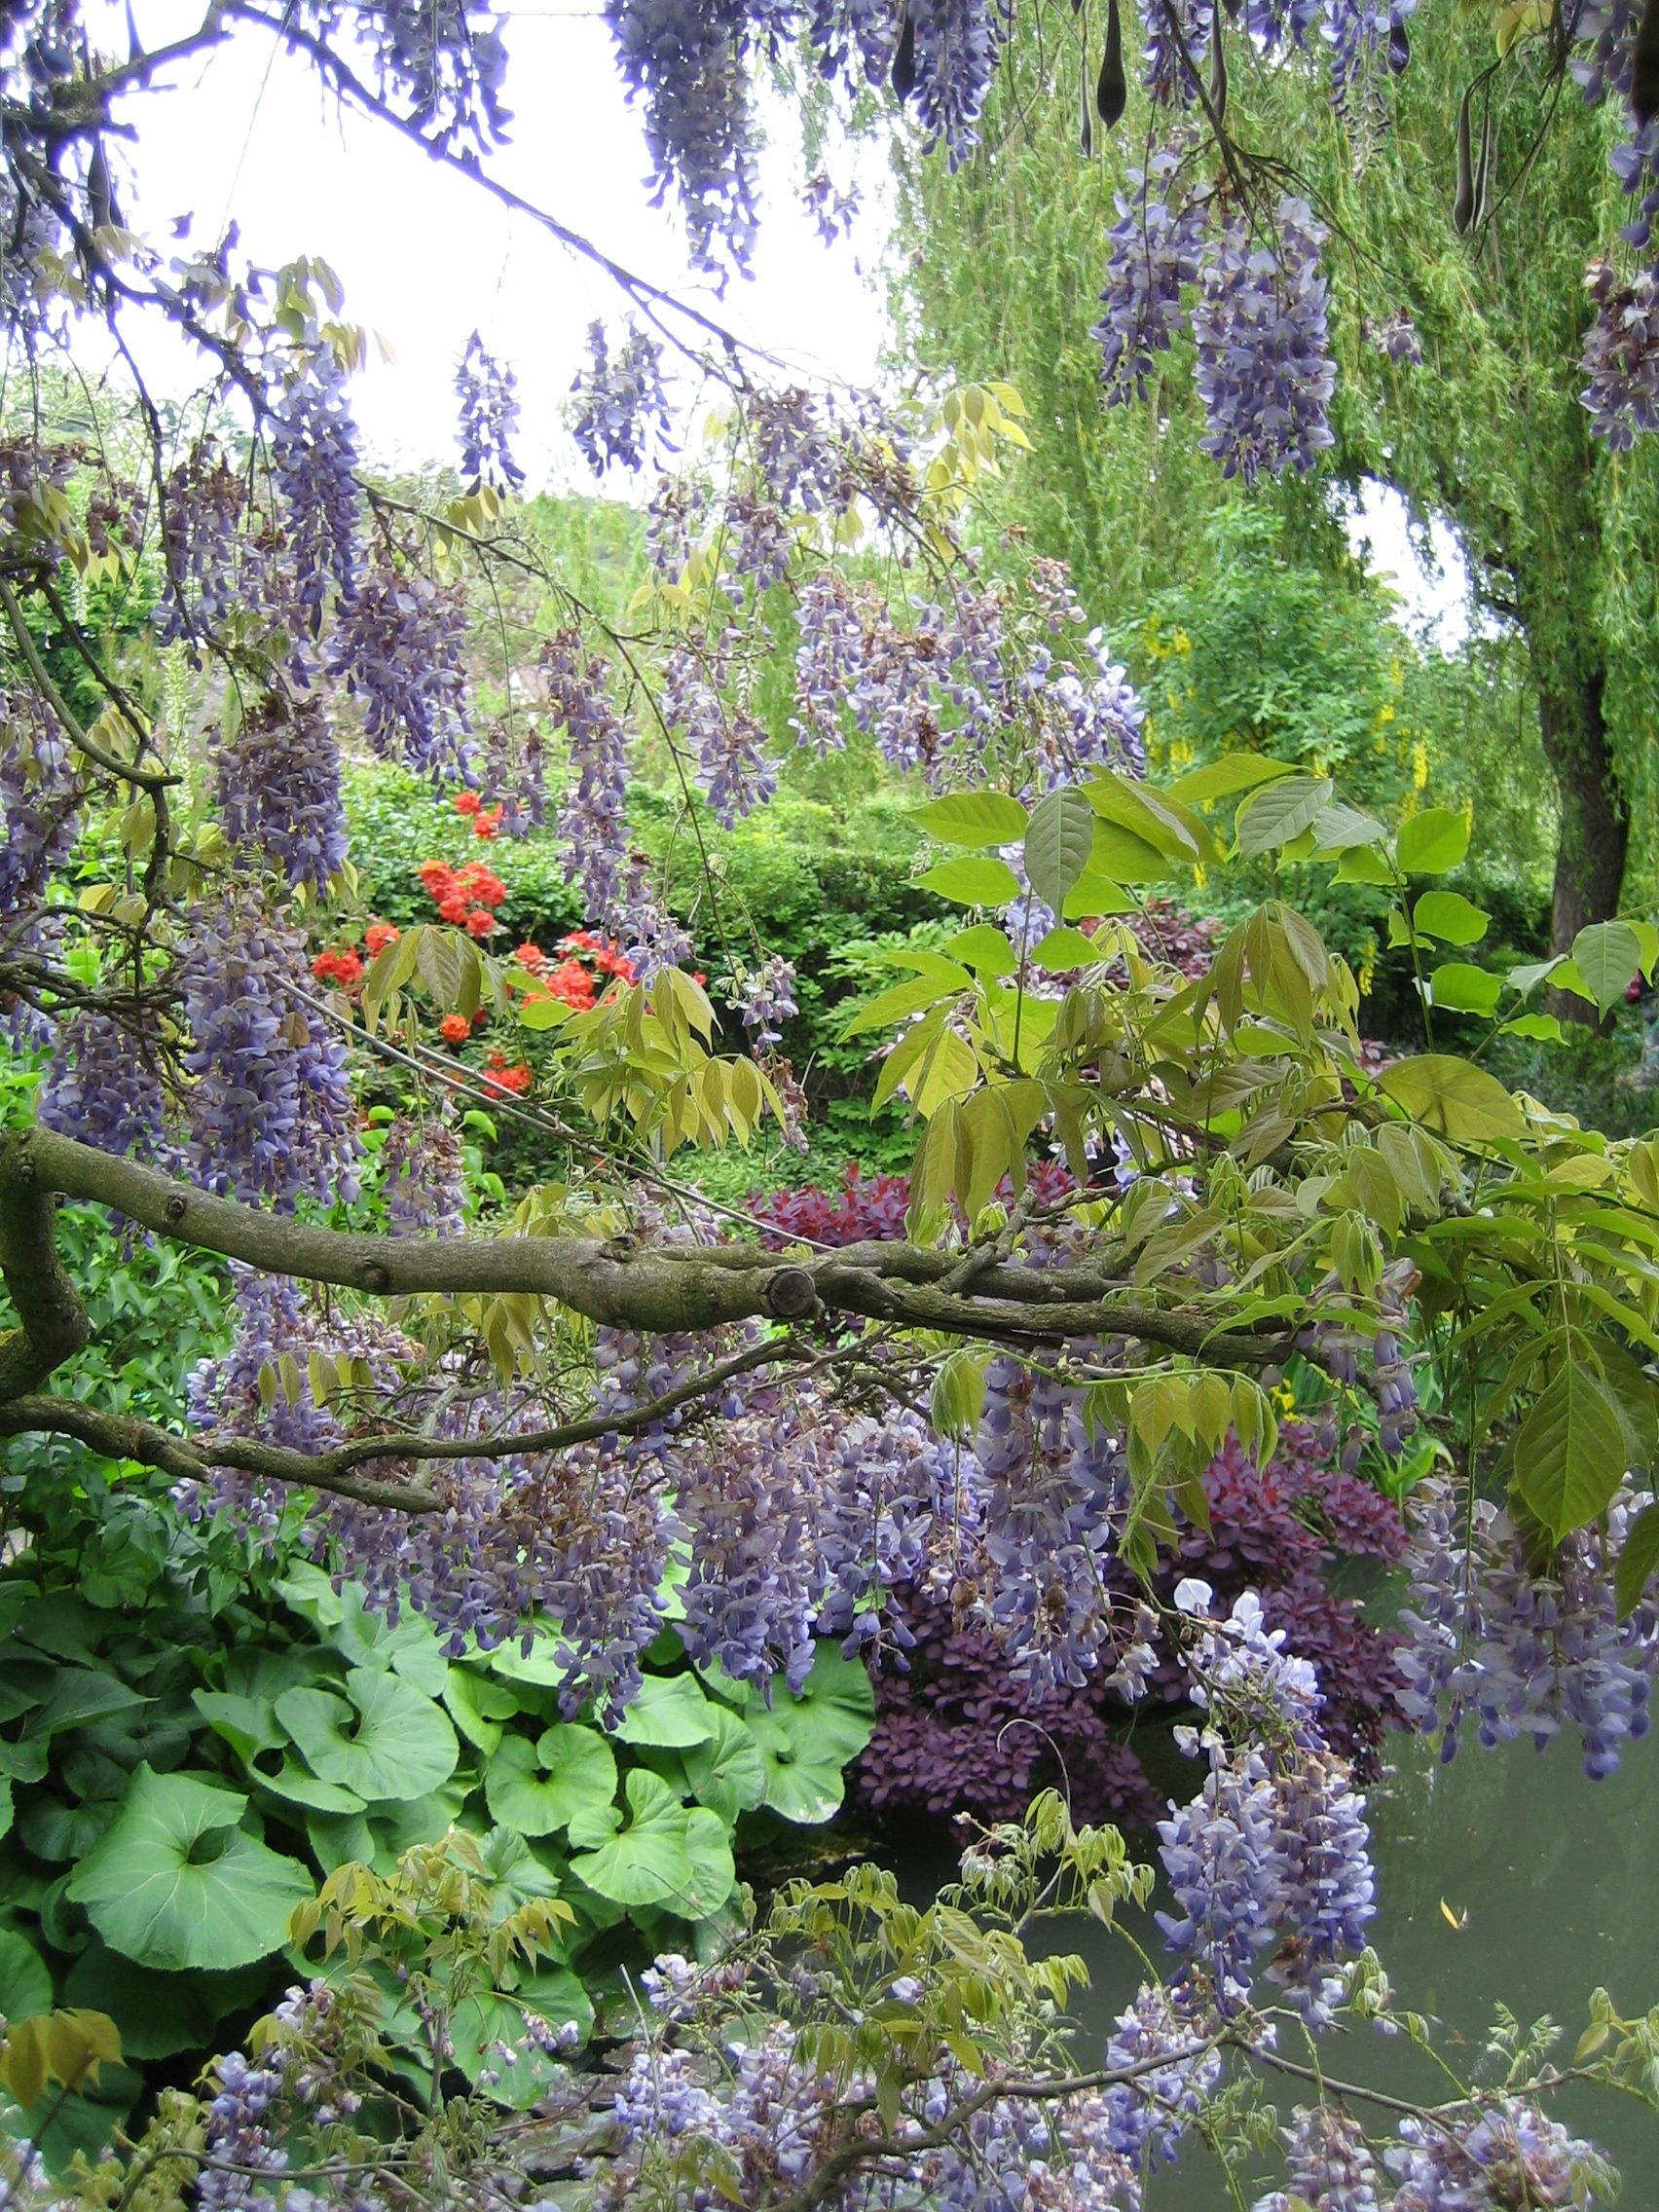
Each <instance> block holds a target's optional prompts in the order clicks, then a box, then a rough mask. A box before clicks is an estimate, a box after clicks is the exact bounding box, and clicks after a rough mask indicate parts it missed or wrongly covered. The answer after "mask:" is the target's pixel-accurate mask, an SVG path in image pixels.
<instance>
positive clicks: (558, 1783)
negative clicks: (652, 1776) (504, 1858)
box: [484, 1721, 616, 1835]
mask: <svg viewBox="0 0 1659 2212" xmlns="http://www.w3.org/2000/svg"><path fill="white" fill-rule="evenodd" d="M615 1794H616V1758H615V1754H614V1753H613V1752H612V1751H611V1749H610V1746H609V1745H608V1743H607V1742H606V1740H605V1738H604V1737H603V1736H602V1735H601V1734H600V1733H599V1731H598V1729H596V1728H583V1727H579V1726H578V1725H577V1724H576V1723H575V1722H573V1721H558V1722H555V1724H554V1725H553V1726H552V1727H551V1728H549V1729H546V1730H545V1731H544V1732H543V1734H542V1736H541V1738H540V1740H539V1741H538V1742H537V1743H536V1744H535V1746H532V1744H531V1742H530V1740H529V1738H528V1737H525V1736H509V1737H507V1738H506V1739H505V1741H504V1742H503V1743H502V1745H501V1748H500V1750H499V1751H497V1753H496V1755H495V1757H494V1758H493V1759H491V1761H490V1763H489V1765H488V1766H487V1767H486V1768H485V1771H484V1797H485V1802H486V1803H487V1804H488V1805H489V1807H490V1815H491V1818H492V1819H493V1820H496V1821H498V1822H499V1823H500V1825H501V1826H502V1827H506V1828H516V1829H517V1830H518V1832H519V1834H520V1835H553V1834H555V1833H557V1831H558V1830H559V1829H560V1828H563V1827H568V1826H569V1825H570V1824H571V1820H572V1819H574V1818H577V1817H579V1816H580V1815H581V1814H583V1813H586V1812H590V1811H592V1810H593V1809H594V1808H595V1807H604V1808H606V1809H608V1808H609V1805H610V1801H611V1799H612V1798H613V1797H614V1796H615Z"/></svg>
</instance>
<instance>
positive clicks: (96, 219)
mask: <svg viewBox="0 0 1659 2212" xmlns="http://www.w3.org/2000/svg"><path fill="white" fill-rule="evenodd" d="M87 208H88V212H89V213H90V214H91V216H92V228H93V230H94V231H101V230H104V229H106V228H107V227H108V226H109V225H110V224H112V223H114V222H116V221H117V220H118V217H117V214H116V209H115V191H114V187H113V186H112V185H111V183H110V177H109V163H108V161H107V159H106V158H105V155H104V149H103V140H102V139H101V138H94V139H93V140H92V160H91V161H90V162H89V163H88V164H87Z"/></svg>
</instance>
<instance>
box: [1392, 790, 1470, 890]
mask: <svg viewBox="0 0 1659 2212" xmlns="http://www.w3.org/2000/svg"><path fill="white" fill-rule="evenodd" d="M1468 849H1469V825H1468V823H1467V821H1466V820H1465V819H1464V817H1463V816H1462V815H1461V814H1455V813H1454V812H1453V810H1452V809H1451V807H1449V806H1429V807H1425V808H1424V809H1423V811H1422V812H1421V813H1420V814H1414V815H1413V816H1412V818H1411V820H1410V821H1409V822H1402V823H1401V824H1400V829H1399V834H1398V835H1397V836H1396V837H1395V839H1394V852H1395V855H1396V857H1397V858H1398V860H1399V863H1400V866H1401V867H1402V868H1403V869H1404V870H1405V872H1406V873H1407V874H1408V875H1443V874H1444V873H1445V872H1446V870H1447V869H1448V868H1449V867H1456V866H1457V864H1458V862H1459V861H1460V860H1461V859H1462V858H1463V856H1464V854H1465V853H1466V852H1467V851H1468Z"/></svg>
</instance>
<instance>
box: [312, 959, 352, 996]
mask: <svg viewBox="0 0 1659 2212" xmlns="http://www.w3.org/2000/svg"><path fill="white" fill-rule="evenodd" d="M312 974H313V976H314V977H316V979H317V981H318V982H319V983H338V984H339V985H340V988H341V989H342V990H343V991H350V990H355V989H356V987H357V985H358V984H359V983H360V982H361V981H362V979H363V963H362V962H361V961H360V960H359V959H358V957H357V955H356V954H355V953H354V952H351V951H349V950H337V951H334V952H319V953H318V954H317V956H316V958H315V959H314V960H313V962H312Z"/></svg>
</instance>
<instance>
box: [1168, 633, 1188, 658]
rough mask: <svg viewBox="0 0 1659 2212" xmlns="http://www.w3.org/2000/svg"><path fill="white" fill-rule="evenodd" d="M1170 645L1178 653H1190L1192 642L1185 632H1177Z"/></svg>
mask: <svg viewBox="0 0 1659 2212" xmlns="http://www.w3.org/2000/svg"><path fill="white" fill-rule="evenodd" d="M1170 643H1171V644H1172V645H1174V647H1175V650H1176V651H1177V652H1178V653H1190V652H1191V651H1192V649H1193V641H1192V639H1191V638H1189V637H1188V635H1187V633H1186V631H1185V630H1177V631H1176V633H1175V635H1174V637H1173V638H1172V639H1171V641H1170Z"/></svg>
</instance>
